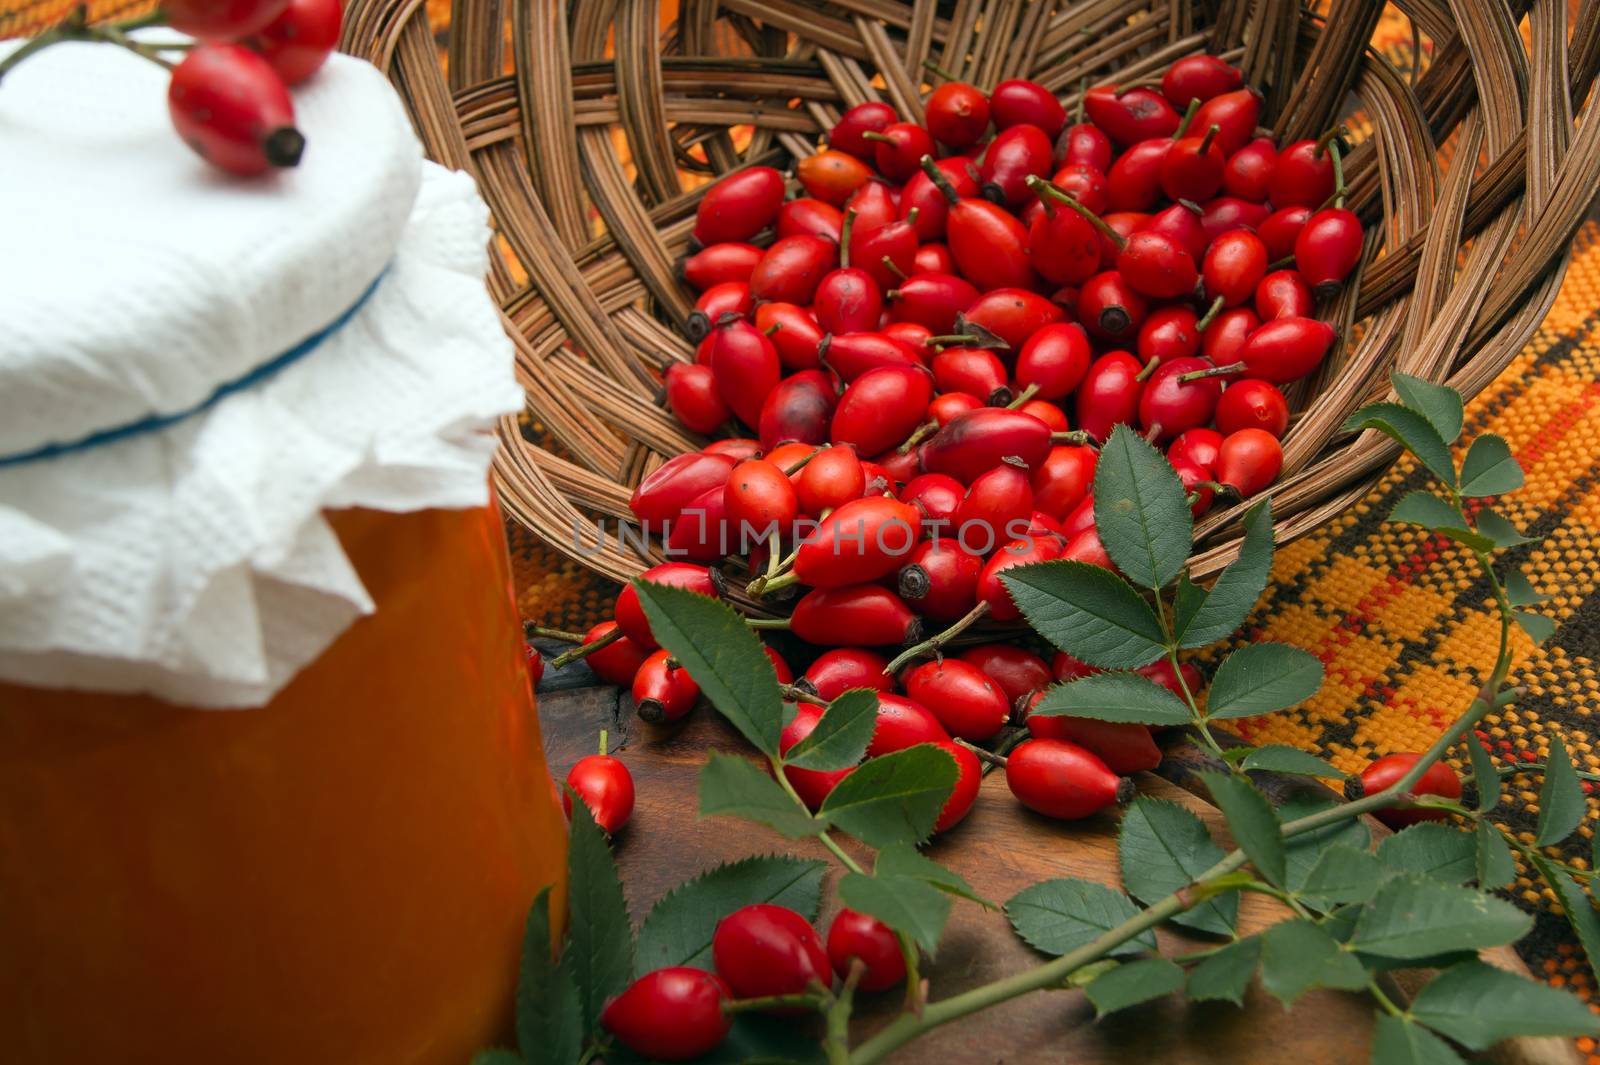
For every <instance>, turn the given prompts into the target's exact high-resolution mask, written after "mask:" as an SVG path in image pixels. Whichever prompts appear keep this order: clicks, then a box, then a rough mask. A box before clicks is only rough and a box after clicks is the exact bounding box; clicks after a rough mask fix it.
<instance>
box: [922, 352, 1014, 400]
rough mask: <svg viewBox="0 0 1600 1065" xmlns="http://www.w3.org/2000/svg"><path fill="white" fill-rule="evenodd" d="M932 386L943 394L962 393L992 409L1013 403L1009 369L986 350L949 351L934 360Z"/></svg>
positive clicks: (941, 353) (940, 353) (939, 354)
mask: <svg viewBox="0 0 1600 1065" xmlns="http://www.w3.org/2000/svg"><path fill="white" fill-rule="evenodd" d="M933 384H934V387H935V388H937V389H938V390H939V391H940V392H941V393H942V394H946V395H947V394H949V393H951V392H963V393H965V394H967V395H969V396H972V397H974V398H976V399H978V400H979V401H980V402H981V403H984V404H988V405H989V406H994V407H1001V406H1004V405H1005V404H1007V403H1010V402H1011V389H1010V388H1008V387H1007V386H1006V367H1005V363H1003V362H1001V361H1000V359H999V357H998V356H996V355H995V354H994V353H993V352H991V351H986V350H985V349H983V348H946V349H944V350H943V351H941V352H939V353H938V354H937V355H935V356H934V357H933Z"/></svg>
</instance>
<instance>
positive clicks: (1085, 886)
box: [1006, 877, 1156, 957]
mask: <svg viewBox="0 0 1600 1065" xmlns="http://www.w3.org/2000/svg"><path fill="white" fill-rule="evenodd" d="M1138 913H1139V909H1138V907H1136V906H1135V905H1134V904H1133V902H1132V901H1131V900H1130V899H1129V898H1128V896H1126V895H1124V894H1123V893H1122V892H1120V891H1114V890H1112V889H1111V888H1108V887H1106V886H1105V885H1104V884H1096V883H1094V882H1093V881H1091V880H1078V879H1076V878H1071V877H1064V878H1062V879H1059V880H1043V881H1040V882H1039V883H1037V884H1034V885H1033V886H1032V887H1027V888H1023V889H1022V890H1021V891H1019V892H1017V894H1015V895H1013V896H1012V897H1011V900H1010V901H1009V902H1007V903H1006V916H1007V917H1009V918H1010V919H1011V927H1012V928H1014V929H1016V931H1017V935H1019V936H1021V937H1022V941H1023V942H1024V943H1027V944H1028V945H1029V946H1030V947H1032V948H1033V949H1034V950H1037V951H1039V952H1041V953H1043V954H1052V955H1056V956H1058V957H1059V956H1060V955H1062V954H1066V953H1067V952H1068V951H1072V950H1076V949H1077V948H1079V947H1081V946H1083V945H1084V944H1085V943H1089V942H1091V941H1093V940H1094V939H1096V938H1097V937H1099V936H1100V935H1103V934H1104V933H1106V932H1109V931H1110V930H1111V929H1113V928H1115V927H1117V925H1119V924H1121V923H1122V922H1123V921H1126V920H1127V919H1128V918H1130V917H1134V916H1136V915H1137V914H1138ZM1155 949H1156V937H1155V935H1154V933H1152V932H1150V931H1149V930H1148V929H1146V930H1145V931H1143V932H1140V933H1139V934H1138V935H1137V936H1134V937H1133V938H1132V939H1130V940H1128V941H1127V942H1125V943H1122V944H1121V945H1119V946H1116V947H1113V948H1112V949H1111V951H1110V953H1111V954H1138V953H1140V952H1141V951H1146V950H1155Z"/></svg>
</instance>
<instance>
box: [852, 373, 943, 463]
mask: <svg viewBox="0 0 1600 1065" xmlns="http://www.w3.org/2000/svg"><path fill="white" fill-rule="evenodd" d="M932 399H933V378H932V376H931V375H930V374H929V373H928V372H927V371H926V370H924V369H922V368H921V367H919V366H882V367H879V368H878V369H875V370H868V371H867V372H866V373H864V374H862V375H861V376H860V377H858V378H856V379H855V380H854V381H852V382H850V386H849V387H848V388H846V389H845V392H844V395H843V396H842V397H840V399H839V406H838V407H837V408H836V409H835V410H834V412H833V429H832V434H831V435H832V440H833V443H835V444H854V445H855V446H856V448H857V449H858V450H860V451H864V452H866V453H867V454H869V455H870V454H877V453H878V452H880V451H887V450H889V449H890V448H891V447H894V446H895V445H897V444H899V443H900V442H901V441H902V440H904V439H905V438H906V437H907V436H909V435H910V434H911V432H912V430H914V429H915V428H916V427H917V426H918V425H920V424H922V419H923V415H924V414H925V413H926V412H927V410H928V404H929V402H930V401H932Z"/></svg>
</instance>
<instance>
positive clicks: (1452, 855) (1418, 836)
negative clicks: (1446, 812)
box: [1378, 821, 1478, 884]
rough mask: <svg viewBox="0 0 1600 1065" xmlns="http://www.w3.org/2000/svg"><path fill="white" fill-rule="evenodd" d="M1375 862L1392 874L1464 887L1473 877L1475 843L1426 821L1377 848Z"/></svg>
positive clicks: (1467, 834)
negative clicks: (1417, 876) (1409, 874)
mask: <svg viewBox="0 0 1600 1065" xmlns="http://www.w3.org/2000/svg"><path fill="white" fill-rule="evenodd" d="M1378 860H1379V861H1381V862H1383V864H1384V865H1386V866H1387V867H1388V868H1389V869H1390V870H1392V871H1393V872H1396V873H1415V874H1417V875H1419V876H1426V877H1431V878H1433V879H1434V880H1444V881H1448V882H1450V883H1452V884H1464V883H1466V882H1467V881H1468V880H1471V879H1473V877H1475V876H1476V875H1477V871H1478V842H1477V840H1476V839H1474V838H1473V835H1472V833H1470V832H1463V831H1461V830H1460V829H1458V828H1452V827H1451V826H1449V825H1446V824H1440V823H1439V822H1437V821H1428V822H1424V823H1423V824H1420V825H1412V826H1411V827H1410V828H1407V829H1403V830H1401V831H1399V832H1396V833H1395V834H1394V835H1392V836H1390V837H1389V838H1388V839H1386V840H1384V841H1383V842H1382V843H1380V844H1378Z"/></svg>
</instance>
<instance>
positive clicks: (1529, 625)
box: [1511, 610, 1556, 643]
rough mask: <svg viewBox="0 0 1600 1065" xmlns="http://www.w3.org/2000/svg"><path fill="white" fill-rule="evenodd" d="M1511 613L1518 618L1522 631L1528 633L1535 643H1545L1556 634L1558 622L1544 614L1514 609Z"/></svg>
mask: <svg viewBox="0 0 1600 1065" xmlns="http://www.w3.org/2000/svg"><path fill="white" fill-rule="evenodd" d="M1511 613H1512V616H1513V617H1515V618H1516V619H1517V624H1518V625H1520V626H1522V631H1523V632H1525V633H1527V634H1528V639H1530V640H1532V641H1533V642H1534V643H1544V642H1545V641H1546V640H1548V639H1549V638H1550V637H1551V636H1553V635H1555V631H1556V623H1555V622H1553V621H1551V620H1550V619H1549V618H1547V617H1545V616H1544V615H1543V614H1534V613H1530V612H1529V611H1526V610H1513V611H1512V612H1511Z"/></svg>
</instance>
